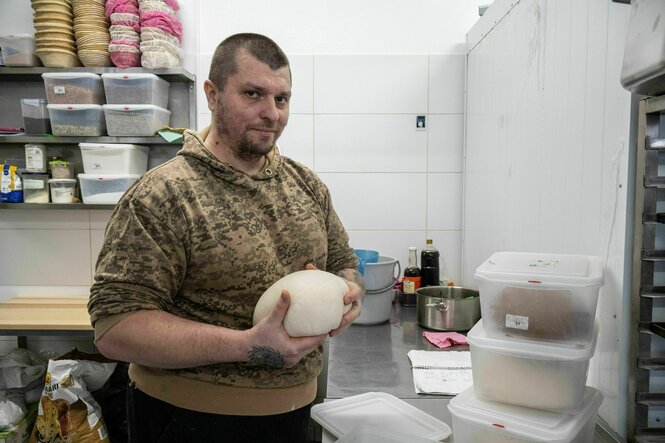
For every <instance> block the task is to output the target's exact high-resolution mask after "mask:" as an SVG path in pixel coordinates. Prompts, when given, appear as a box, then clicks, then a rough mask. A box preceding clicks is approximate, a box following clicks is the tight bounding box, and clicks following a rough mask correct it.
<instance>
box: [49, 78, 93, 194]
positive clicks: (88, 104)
mask: <svg viewBox="0 0 665 443" xmlns="http://www.w3.org/2000/svg"><path fill="white" fill-rule="evenodd" d="M42 78H43V80H44V88H45V90H46V100H47V102H48V105H47V108H48V113H49V116H50V119H51V130H52V133H53V135H57V136H62V137H97V136H101V135H106V123H105V121H104V110H103V108H102V104H103V103H104V89H103V86H102V79H101V77H100V76H99V75H98V74H93V73H89V72H48V73H44V74H42ZM49 187H50V189H51V200H52V201H53V202H54V203H73V202H77V201H78V199H77V198H76V195H77V193H76V179H74V177H73V176H70V177H66V178H65V177H60V178H55V177H54V178H51V179H50V180H49Z"/></svg>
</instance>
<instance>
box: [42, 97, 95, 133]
mask: <svg viewBox="0 0 665 443" xmlns="http://www.w3.org/2000/svg"><path fill="white" fill-rule="evenodd" d="M47 108H48V111H49V115H50V116H51V129H52V131H53V135H62V136H81V137H83V136H88V137H90V136H95V137H96V136H99V135H106V121H105V120H104V109H103V108H102V107H101V106H100V105H48V106H47Z"/></svg>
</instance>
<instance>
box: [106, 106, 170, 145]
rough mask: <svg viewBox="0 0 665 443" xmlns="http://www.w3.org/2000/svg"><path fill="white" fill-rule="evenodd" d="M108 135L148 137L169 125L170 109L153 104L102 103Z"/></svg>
mask: <svg viewBox="0 0 665 443" xmlns="http://www.w3.org/2000/svg"><path fill="white" fill-rule="evenodd" d="M104 114H105V115H106V127H107V129H108V133H109V135H113V136H123V135H131V136H138V137H150V136H152V135H155V132H157V131H158V130H159V129H161V128H163V127H164V126H168V125H169V120H170V118H171V111H168V110H166V109H164V108H160V107H159V106H155V105H104Z"/></svg>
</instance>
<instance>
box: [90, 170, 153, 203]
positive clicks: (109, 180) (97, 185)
mask: <svg viewBox="0 0 665 443" xmlns="http://www.w3.org/2000/svg"><path fill="white" fill-rule="evenodd" d="M139 177H141V175H140V174H79V175H78V178H79V182H80V183H81V196H82V198H83V203H87V204H91V205H92V204H94V205H114V204H116V203H118V200H120V197H122V194H124V193H125V191H127V189H129V187H130V186H131V185H132V184H133V183H134V182H135V181H136V180H138V179H139Z"/></svg>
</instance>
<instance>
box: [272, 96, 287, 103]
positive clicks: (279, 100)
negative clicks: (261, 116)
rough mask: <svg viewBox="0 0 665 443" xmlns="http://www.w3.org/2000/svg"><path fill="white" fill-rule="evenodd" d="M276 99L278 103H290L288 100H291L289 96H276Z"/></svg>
mask: <svg viewBox="0 0 665 443" xmlns="http://www.w3.org/2000/svg"><path fill="white" fill-rule="evenodd" d="M275 101H276V102H277V103H288V102H289V98H288V97H276V98H275Z"/></svg>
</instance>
